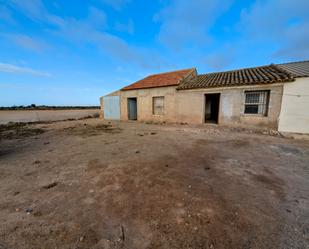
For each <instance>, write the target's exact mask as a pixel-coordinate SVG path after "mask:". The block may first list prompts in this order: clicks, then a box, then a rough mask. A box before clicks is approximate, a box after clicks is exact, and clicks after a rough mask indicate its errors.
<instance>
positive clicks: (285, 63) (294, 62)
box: [275, 60, 309, 66]
mask: <svg viewBox="0 0 309 249" xmlns="http://www.w3.org/2000/svg"><path fill="white" fill-rule="evenodd" d="M303 62H309V60H303V61H292V62H284V63H278V64H277V63H275V65H279V66H280V65H287V64H296V63H303Z"/></svg>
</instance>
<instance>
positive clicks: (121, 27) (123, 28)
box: [115, 19, 134, 35]
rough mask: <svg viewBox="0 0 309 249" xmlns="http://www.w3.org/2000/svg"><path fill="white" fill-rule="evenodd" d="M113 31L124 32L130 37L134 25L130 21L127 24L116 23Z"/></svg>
mask: <svg viewBox="0 0 309 249" xmlns="http://www.w3.org/2000/svg"><path fill="white" fill-rule="evenodd" d="M115 29H116V30H117V31H119V32H125V33H128V34H131V35H132V34H133V33H134V23H133V21H132V19H130V20H129V21H128V23H120V22H116V23H115Z"/></svg>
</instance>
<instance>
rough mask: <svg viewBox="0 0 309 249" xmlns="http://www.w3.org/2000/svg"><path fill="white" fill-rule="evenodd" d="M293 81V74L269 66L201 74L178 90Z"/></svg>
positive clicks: (184, 82) (186, 81) (182, 83)
mask: <svg viewBox="0 0 309 249" xmlns="http://www.w3.org/2000/svg"><path fill="white" fill-rule="evenodd" d="M293 80H294V78H293V77H292V75H291V74H289V73H287V72H285V71H284V70H282V69H280V68H278V67H277V66H275V65H269V66H261V67H253V68H244V69H239V70H233V71H226V72H218V73H209V74H200V75H198V76H197V77H195V78H194V79H192V80H184V81H183V82H181V84H180V85H179V86H178V87H177V89H178V90H185V89H196V88H210V87H228V86H242V85H257V84H271V83H277V82H287V81H293Z"/></svg>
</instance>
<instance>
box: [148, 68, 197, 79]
mask: <svg viewBox="0 0 309 249" xmlns="http://www.w3.org/2000/svg"><path fill="white" fill-rule="evenodd" d="M195 69H196V68H195V67H191V68H184V69H178V70H174V71H168V72H163V73H154V74H149V75H147V76H146V77H145V78H147V77H150V76H155V75H162V74H169V73H177V72H180V71H189V70H190V71H192V70H195Z"/></svg>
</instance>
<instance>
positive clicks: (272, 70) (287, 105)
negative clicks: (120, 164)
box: [101, 61, 309, 133]
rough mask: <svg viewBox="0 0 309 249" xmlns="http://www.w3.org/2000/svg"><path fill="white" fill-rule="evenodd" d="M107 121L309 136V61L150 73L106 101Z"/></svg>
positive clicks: (103, 110)
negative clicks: (211, 126)
mask: <svg viewBox="0 0 309 249" xmlns="http://www.w3.org/2000/svg"><path fill="white" fill-rule="evenodd" d="M101 108H102V115H103V117H104V118H105V119H115V120H138V121H165V122H185V123H217V124H222V125H231V126H247V127H248V126H258V127H268V128H273V129H278V130H279V131H283V132H297V133H309V61H302V62H293V63H285V64H271V65H266V66H260V67H254V68H244V69H239V70H232V71H226V72H217V73H208V74H198V73H197V71H196V69H195V68H192V69H184V70H178V71H173V72H167V73H161V74H154V75H150V76H148V77H146V78H144V79H142V80H140V81H137V82H135V83H133V84H131V85H129V86H126V87H124V88H122V89H121V90H119V91H117V92H114V93H112V94H109V95H107V96H104V97H102V98H101Z"/></svg>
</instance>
